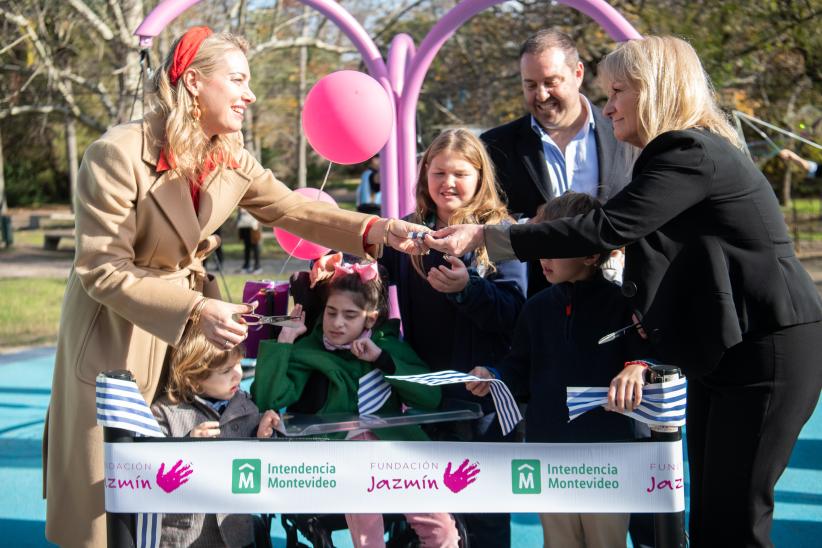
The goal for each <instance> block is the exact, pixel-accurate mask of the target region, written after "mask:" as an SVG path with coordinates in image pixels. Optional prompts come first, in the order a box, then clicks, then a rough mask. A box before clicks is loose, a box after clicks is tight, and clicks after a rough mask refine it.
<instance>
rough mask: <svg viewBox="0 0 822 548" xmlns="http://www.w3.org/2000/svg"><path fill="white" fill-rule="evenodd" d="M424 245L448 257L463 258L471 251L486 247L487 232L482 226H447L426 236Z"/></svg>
mask: <svg viewBox="0 0 822 548" xmlns="http://www.w3.org/2000/svg"><path fill="white" fill-rule="evenodd" d="M424 243H425V245H426V246H428V247H430V248H431V249H436V250H437V251H442V252H443V253H445V254H447V255H455V256H457V257H462V256H463V255H465V254H466V253H468V252H469V251H474V250H475V249H477V248H478V247H480V246H482V245H485V232H484V231H483V226H482V225H453V226H447V227H445V228H442V229H440V230H437V231H436V232H434V233H433V234H430V235H426V236H425V240H424Z"/></svg>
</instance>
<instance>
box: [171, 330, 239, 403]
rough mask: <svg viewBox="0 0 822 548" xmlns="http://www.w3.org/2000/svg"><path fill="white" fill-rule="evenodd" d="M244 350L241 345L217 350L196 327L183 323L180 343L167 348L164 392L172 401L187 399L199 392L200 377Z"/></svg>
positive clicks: (213, 370) (228, 361)
mask: <svg viewBox="0 0 822 548" xmlns="http://www.w3.org/2000/svg"><path fill="white" fill-rule="evenodd" d="M244 353H245V350H244V348H243V346H242V345H237V346H235V347H233V348H230V349H228V350H221V349H219V348H217V347H215V346H214V345H213V344H211V342H210V341H209V340H208V339H206V337H205V335H203V334H202V332H201V331H200V330H199V329H196V328H192V327H191V326H189V327H187V328H186V330H185V332H184V333H183V337H182V339H181V340H180V344H179V345H178V346H177V347H176V348H174V349H173V350H172V352H171V368H170V369H171V371H170V372H169V376H168V386H167V387H166V394H168V397H169V399H170V400H171V401H172V402H174V403H178V402H181V401H184V402H188V403H191V402H192V401H194V396H195V395H197V394H199V393H200V391H201V387H200V383H201V382H202V381H204V380H206V379H207V378H208V377H209V375H211V374H212V373H214V372H215V371H218V370H219V369H221V368H223V367H225V366H226V365H227V364H229V363H231V362H232V360H240V359H242V357H243V354H244Z"/></svg>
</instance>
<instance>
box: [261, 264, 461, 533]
mask: <svg viewBox="0 0 822 548" xmlns="http://www.w3.org/2000/svg"><path fill="white" fill-rule="evenodd" d="M330 268H333V275H332V277H331V279H330V281H329V282H328V297H327V300H326V304H325V308H324V310H323V316H322V321H321V323H320V324H318V325H317V326H316V327H315V328H314V330H313V331H312V332H311V333H310V334H308V335H307V336H305V337H303V338H301V339H300V340H296V339H297V338H298V337H299V336H300V335H302V334H304V333H306V332H307V328H306V326H305V323H304V318H305V315H304V313H303V311H302V307H301V306H300V305H299V304H297V305H296V306H295V307H294V310H293V311H292V316H300V317H301V318H302V319H303V325H301V326H299V327H296V328H285V327H284V328H283V329H282V331H281V332H280V335H279V337H278V339H277V341H263V342H262V343H261V344H260V350H259V354H258V356H257V368H256V373H255V381H254V384H253V385H252V386H251V394H252V397H253V399H254V401H255V402H256V403H257V406H258V407H259V408H260V409H280V408H282V407H287V406H288V405H291V404H293V403H295V402H297V401H298V400H299V401H300V403H301V409H302V410H303V411H306V410H310V411H311V412H315V413H317V414H318V415H322V414H326V413H346V412H347V413H359V414H371V413H376V412H379V411H383V412H390V411H399V410H400V409H401V406H402V405H403V404H407V405H409V406H411V407H415V408H418V409H436V408H437V406H438V405H439V403H440V398H441V393H440V390H439V388H436V387H430V386H424V385H419V384H415V383H408V382H402V381H395V380H392V379H386V378H385V377H384V374H386V375H415V374H420V373H427V372H428V371H429V370H428V367H427V366H426V365H425V364H424V363H423V362H422V360H420V358H419V357H418V356H417V355H416V354H415V353H414V351H413V350H412V349H411V347H410V346H408V345H407V344H406V343H404V342H403V341H401V340H400V339H399V322H398V321H397V320H387V316H388V306H387V291H386V287H385V285H384V284H383V283H382V281H381V279H380V276H379V272H378V270H377V265H376V263H371V264H366V265H360V264H354V265H351V264H345V263H342V261H341V260H339V259H338V260H337V261H336V264H333V266H330ZM309 380H310V381H311V387H310V393H307V394H306V395H305V396H304V395H303V391H304V390H305V388H306V385H307V384H308V383H309ZM340 436H342V434H340ZM346 438H347V439H357V440H376V439H381V440H405V441H412V440H419V441H424V440H427V439H428V437H427V436H426V435H425V433H424V432H423V431H422V429H421V428H420V427H419V426H416V425H413V426H401V427H396V428H381V429H379V430H376V431H373V432H372V431H370V430H362V431H355V432H349V433H348V435H347V436H346ZM345 518H346V522H347V523H348V528H349V530H350V531H351V537H352V540H353V541H354V545H355V546H357V547H361V546H369V547H371V546H384V544H383V536H384V526H383V521H382V515H381V514H346V515H345ZM406 518H407V520H408V522H409V524H410V525H411V527H412V528H413V529H414V531H415V532H416V533H417V536H418V537H419V538H420V543H421V546H423V547H428V546H431V547H434V546H436V547H456V546H457V543H458V541H459V535H458V534H457V529H456V526H455V523H454V519H453V518H452V517H451V515H450V514H447V513H437V514H406Z"/></svg>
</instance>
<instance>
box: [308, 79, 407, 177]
mask: <svg viewBox="0 0 822 548" xmlns="http://www.w3.org/2000/svg"><path fill="white" fill-rule="evenodd" d="M302 123H303V131H304V132H305V137H306V138H307V139H308V142H309V143H310V144H311V146H312V147H313V148H314V150H315V151H317V154H319V155H320V156H322V157H323V158H325V159H326V160H330V161H332V162H334V163H337V164H358V163H360V162H364V161H366V160H368V159H369V158H371V157H372V156H374V155H375V154H377V153H378V152H379V151H380V150H381V149H382V147H384V146H385V143H387V142H388V138H389V136H390V135H391V128H392V126H393V124H394V111H393V108H392V106H391V100H390V98H389V97H388V94H387V93H386V91H385V89H383V87H382V86H381V85H380V83H379V82H377V81H376V80H374V79H373V78H372V77H371V76H369V75H367V74H365V73H363V72H357V71H354V70H341V71H338V72H332V73H331V74H329V75H328V76H326V77H324V78H322V79H321V80H320V81H319V82H317V83H316V84H314V87H313V88H311V91H309V92H308V96H307V97H306V98H305V106H304V107H303V119H302Z"/></svg>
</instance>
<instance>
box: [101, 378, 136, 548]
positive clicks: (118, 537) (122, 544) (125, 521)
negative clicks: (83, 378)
mask: <svg viewBox="0 0 822 548" xmlns="http://www.w3.org/2000/svg"><path fill="white" fill-rule="evenodd" d="M105 376H106V377H109V378H111V379H119V380H123V381H134V376H133V375H132V374H131V371H126V370H125V369H118V370H116V371H106V372H105ZM103 440H104V441H105V442H106V443H134V434H133V433H132V432H130V431H128V430H123V429H122V428H109V427H104V428H103ZM134 533H135V524H134V514H117V513H114V512H106V534H107V544H108V547H109V548H132V547H133V546H134Z"/></svg>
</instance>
